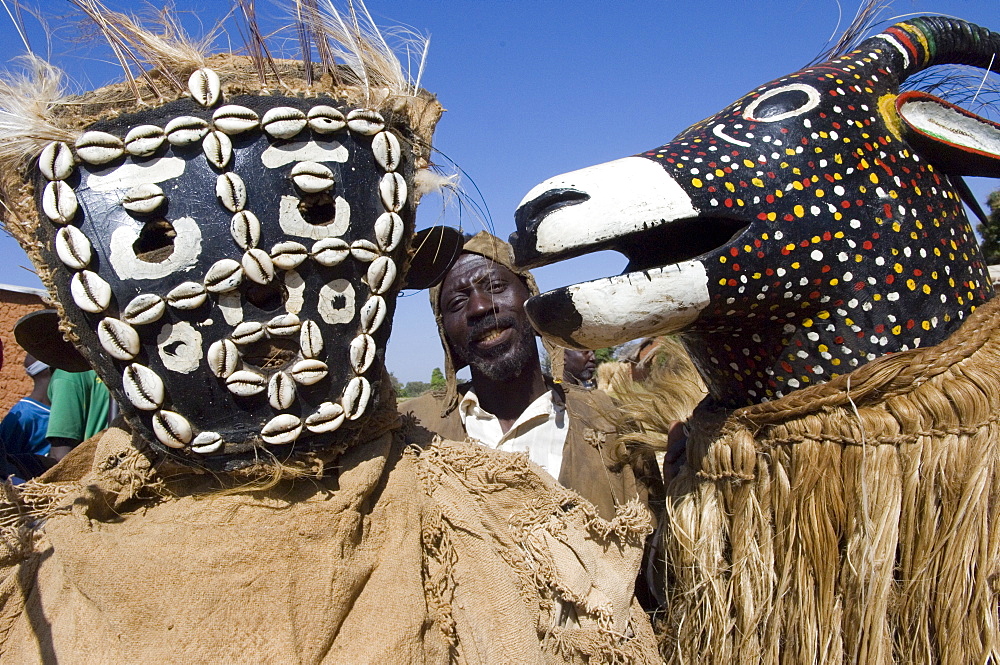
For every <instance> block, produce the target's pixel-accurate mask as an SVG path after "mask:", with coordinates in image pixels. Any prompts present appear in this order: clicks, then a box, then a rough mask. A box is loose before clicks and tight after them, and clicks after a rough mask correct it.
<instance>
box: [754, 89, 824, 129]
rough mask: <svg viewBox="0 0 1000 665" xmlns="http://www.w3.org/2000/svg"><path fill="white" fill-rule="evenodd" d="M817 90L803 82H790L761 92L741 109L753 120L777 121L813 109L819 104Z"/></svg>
mask: <svg viewBox="0 0 1000 665" xmlns="http://www.w3.org/2000/svg"><path fill="white" fill-rule="evenodd" d="M819 99H820V97H819V92H818V91H817V90H816V88H814V87H812V86H810V85H805V84H803V83H790V84H788V85H783V86H781V87H779V88H774V89H772V90H768V91H767V92H765V93H763V94H762V95H761V96H760V97H758V98H757V99H755V100H753V102H751V104H750V105H749V106H748V107H747V108H746V110H745V111H743V117H744V118H745V119H747V120H752V121H754V122H778V121H779V120H785V119H786V118H793V117H795V116H798V115H802V114H803V113H806V112H808V111H811V110H813V109H814V108H816V107H817V106H818V105H819Z"/></svg>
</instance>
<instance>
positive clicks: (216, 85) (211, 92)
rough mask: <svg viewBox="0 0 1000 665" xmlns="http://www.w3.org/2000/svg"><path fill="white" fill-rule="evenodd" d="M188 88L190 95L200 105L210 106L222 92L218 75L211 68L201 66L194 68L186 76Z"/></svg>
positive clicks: (217, 99)
mask: <svg viewBox="0 0 1000 665" xmlns="http://www.w3.org/2000/svg"><path fill="white" fill-rule="evenodd" d="M188 90H190V91H191V96H192V97H194V100H195V101H196V102H198V103H199V104H201V105H202V106H212V105H213V104H215V102H217V101H219V94H220V93H221V92H222V82H221V81H219V75H218V74H216V73H215V72H213V71H212V70H211V69H206V68H204V67H202V68H201V69H196V70H194V73H192V74H191V77H190V78H188Z"/></svg>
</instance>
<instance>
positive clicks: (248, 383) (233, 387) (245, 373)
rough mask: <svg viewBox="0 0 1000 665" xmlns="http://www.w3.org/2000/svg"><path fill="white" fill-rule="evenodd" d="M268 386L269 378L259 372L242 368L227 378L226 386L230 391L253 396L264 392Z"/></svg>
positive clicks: (243, 395)
mask: <svg viewBox="0 0 1000 665" xmlns="http://www.w3.org/2000/svg"><path fill="white" fill-rule="evenodd" d="M266 386H267V379H265V378H264V377H263V376H262V375H260V374H258V373H257V372H251V371H249V370H245V369H241V370H240V371H238V372H233V373H232V374H230V375H229V376H228V377H227V378H226V388H228V389H229V392H231V393H233V394H234V395H239V396H240V397H252V396H253V395H257V394H258V393H261V392H263V390H264V388H265V387H266Z"/></svg>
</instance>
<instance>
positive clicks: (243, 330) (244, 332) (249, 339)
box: [231, 321, 264, 344]
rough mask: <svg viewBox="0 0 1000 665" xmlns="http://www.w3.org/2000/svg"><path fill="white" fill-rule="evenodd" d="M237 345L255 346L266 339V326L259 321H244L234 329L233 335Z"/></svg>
mask: <svg viewBox="0 0 1000 665" xmlns="http://www.w3.org/2000/svg"><path fill="white" fill-rule="evenodd" d="M231 337H232V339H233V341H234V342H236V343H237V344H253V343H254V342H256V341H257V340H259V339H263V337H264V324H263V323H259V322H257V321H244V322H243V323H241V324H239V325H238V326H236V328H234V329H233V334H232V335H231Z"/></svg>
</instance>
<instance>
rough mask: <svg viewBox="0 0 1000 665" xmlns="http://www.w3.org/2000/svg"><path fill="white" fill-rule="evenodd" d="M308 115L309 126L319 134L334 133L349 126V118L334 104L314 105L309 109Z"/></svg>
mask: <svg viewBox="0 0 1000 665" xmlns="http://www.w3.org/2000/svg"><path fill="white" fill-rule="evenodd" d="M306 117H307V118H308V119H309V128H310V129H311V130H313V131H314V132H316V133H317V134H332V133H333V132H338V131H340V130H341V129H343V128H344V127H346V126H347V118H345V117H344V114H343V113H341V112H340V111H338V110H337V109H335V108H333V107H332V106H324V105H320V106H314V107H312V108H311V109H309V113H308V114H307V116H306Z"/></svg>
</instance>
